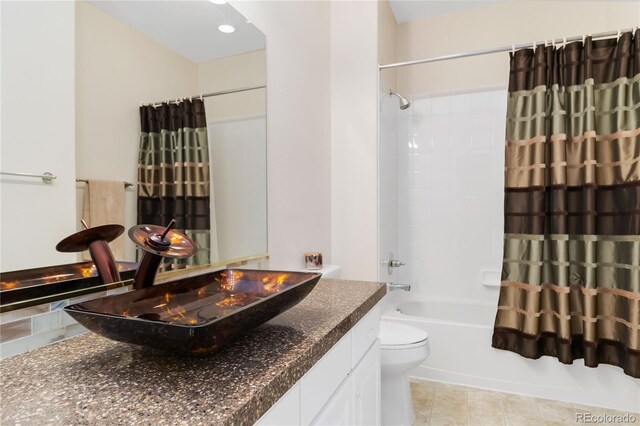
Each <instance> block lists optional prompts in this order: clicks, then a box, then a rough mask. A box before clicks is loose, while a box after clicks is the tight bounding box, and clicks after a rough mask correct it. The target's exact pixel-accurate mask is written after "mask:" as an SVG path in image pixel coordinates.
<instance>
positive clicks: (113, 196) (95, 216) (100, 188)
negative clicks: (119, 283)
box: [83, 179, 125, 260]
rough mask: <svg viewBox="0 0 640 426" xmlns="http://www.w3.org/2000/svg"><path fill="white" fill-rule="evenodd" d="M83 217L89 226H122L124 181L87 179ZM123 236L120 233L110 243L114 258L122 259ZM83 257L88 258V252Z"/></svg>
mask: <svg viewBox="0 0 640 426" xmlns="http://www.w3.org/2000/svg"><path fill="white" fill-rule="evenodd" d="M83 218H84V220H86V221H87V223H88V224H89V226H91V227H94V226H100V225H109V224H116V225H123V226H124V182H123V181H117V182H116V181H109V180H97V179H89V182H88V183H87V188H86V192H85V193H84V206H83ZM124 241H125V239H124V237H123V236H122V235H121V236H119V237H118V238H116V239H115V240H113V241H112V242H111V243H109V246H110V247H111V252H112V253H113V257H114V258H115V259H116V260H122V259H124ZM83 257H84V258H85V259H89V258H90V257H89V254H88V253H84V254H83Z"/></svg>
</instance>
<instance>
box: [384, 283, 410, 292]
mask: <svg viewBox="0 0 640 426" xmlns="http://www.w3.org/2000/svg"><path fill="white" fill-rule="evenodd" d="M393 290H404V291H411V285H410V284H394V283H387V291H393Z"/></svg>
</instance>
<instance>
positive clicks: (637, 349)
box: [493, 30, 640, 377]
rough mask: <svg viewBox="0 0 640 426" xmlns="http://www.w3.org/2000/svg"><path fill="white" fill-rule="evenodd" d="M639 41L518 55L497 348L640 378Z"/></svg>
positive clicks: (624, 38) (512, 80)
mask: <svg viewBox="0 0 640 426" xmlns="http://www.w3.org/2000/svg"><path fill="white" fill-rule="evenodd" d="M639 31H640V30H637V31H636V32H635V34H633V33H631V32H627V33H623V34H622V35H621V36H620V38H619V39H608V40H597V41H593V40H592V39H591V38H590V37H586V39H585V40H584V42H577V43H571V44H568V45H566V46H564V47H560V48H555V47H551V46H548V47H545V46H538V47H537V48H536V49H535V50H533V49H523V50H519V51H517V52H515V53H513V54H511V71H510V76H509V96H508V110H507V131H506V139H507V140H506V148H505V153H506V168H505V207H504V212H505V239H504V259H503V270H502V284H501V288H500V298H499V302H498V305H499V306H498V312H497V315H496V320H495V328H494V334H493V347H495V348H499V349H505V350H509V351H513V352H516V353H518V354H520V355H522V356H524V357H527V358H534V359H535V358H540V357H541V356H543V355H549V356H553V357H557V358H558V360H559V361H560V362H562V363H565V364H571V363H572V362H573V361H574V360H575V359H578V358H584V363H585V365H586V366H589V367H597V366H598V364H599V363H605V364H612V365H616V366H619V367H621V368H622V369H623V370H624V372H625V373H626V374H628V375H630V376H632V377H640V235H639V234H640V34H639Z"/></svg>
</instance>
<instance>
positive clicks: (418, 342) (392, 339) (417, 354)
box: [378, 321, 430, 425]
mask: <svg viewBox="0 0 640 426" xmlns="http://www.w3.org/2000/svg"><path fill="white" fill-rule="evenodd" d="M378 337H379V338H380V351H381V365H382V377H381V378H382V424H383V425H411V424H413V421H414V419H415V416H414V414H413V404H412V402H411V389H410V387H409V378H408V377H407V373H408V372H409V370H411V369H413V368H415V367H417V366H419V365H420V364H421V363H422V361H424V360H425V359H427V357H428V356H429V354H430V350H429V335H428V334H427V332H426V331H424V330H421V329H419V328H416V327H411V326H409V325H405V324H400V323H396V322H393V321H380V334H379V335H378Z"/></svg>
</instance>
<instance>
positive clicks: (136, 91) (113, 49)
mask: <svg viewBox="0 0 640 426" xmlns="http://www.w3.org/2000/svg"><path fill="white" fill-rule="evenodd" d="M197 92H198V67H197V64H195V63H194V62H192V61H190V60H188V59H186V58H184V57H183V56H181V55H179V54H177V53H175V52H174V51H172V50H170V49H168V48H166V47H164V46H162V45H160V44H159V43H157V42H155V41H153V40H152V39H150V38H148V37H147V36H145V35H144V34H142V33H140V32H138V31H135V30H133V29H132V28H130V27H128V26H127V25H125V24H123V23H121V22H120V21H118V20H116V19H114V18H112V17H111V16H109V15H107V14H106V13H104V12H102V11H101V10H99V9H97V8H96V7H94V6H92V5H90V4H88V3H85V2H83V1H80V2H77V3H76V175H77V176H78V177H79V178H82V179H90V178H93V179H108V180H122V181H128V182H135V181H136V178H137V171H136V163H137V159H138V144H139V136H138V135H139V132H140V118H139V117H140V115H139V112H138V111H139V107H140V104H141V103H142V102H157V101H162V100H166V99H176V98H181V97H184V96H190V95H192V94H195V93H197ZM85 189H86V185H85V184H82V183H79V184H78V185H77V189H76V203H77V211H78V214H79V215H81V206H82V200H83V199H84V193H85ZM79 217H81V216H79ZM135 224H136V192H135V190H133V189H129V190H127V191H126V195H125V223H124V226H125V228H126V229H128V228H129V227H131V226H133V225H135ZM78 229H80V226H79V224H78ZM120 238H125V259H127V260H133V259H135V250H134V246H133V244H132V243H130V242H129V241H128V238H126V237H125V236H122V237H120Z"/></svg>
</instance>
